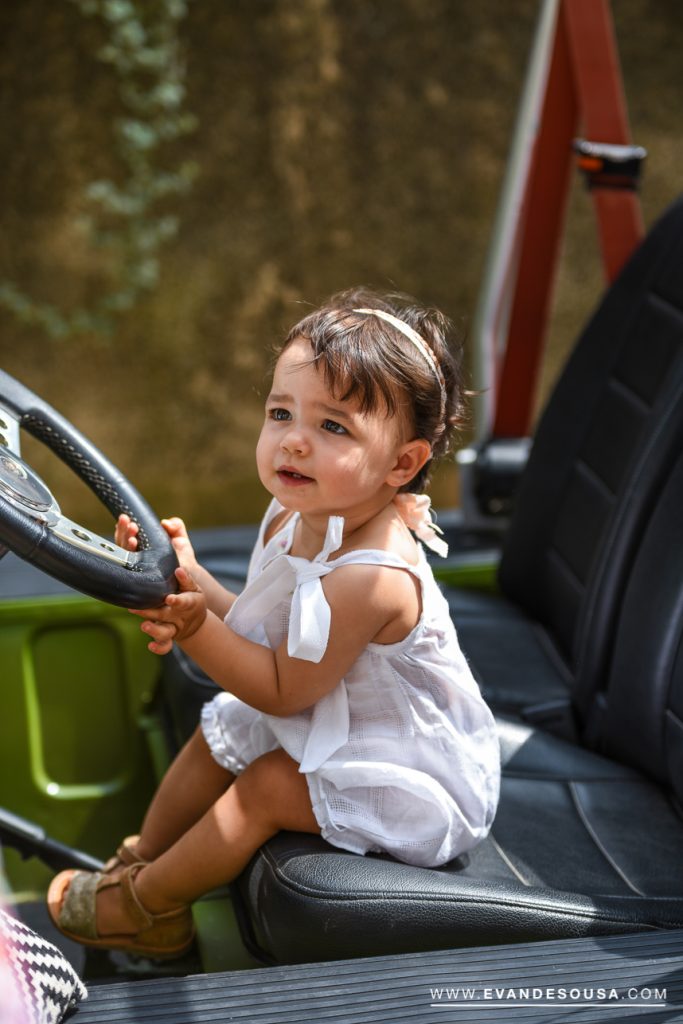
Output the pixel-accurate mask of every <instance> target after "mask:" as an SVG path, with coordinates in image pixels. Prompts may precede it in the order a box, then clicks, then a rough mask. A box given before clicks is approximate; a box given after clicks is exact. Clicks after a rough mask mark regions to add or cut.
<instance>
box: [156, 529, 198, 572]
mask: <svg viewBox="0 0 683 1024" xmlns="http://www.w3.org/2000/svg"><path fill="white" fill-rule="evenodd" d="M161 525H162V526H163V528H164V529H165V530H166V533H167V534H168V535H169V537H170V538H171V544H172V545H173V550H174V551H175V553H176V556H177V558H178V561H179V563H180V564H181V565H182V567H183V568H184V569H187V570H188V571H189V572H193V571H194V570H195V569H196V568H197V556H196V555H195V553H194V548H193V547H192V543H191V541H190V538H189V536H188V533H187V528H186V526H185V523H184V522H183V521H182V519H179V518H178V517H177V516H174V517H173V518H172V519H162V520H161Z"/></svg>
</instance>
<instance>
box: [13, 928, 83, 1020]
mask: <svg viewBox="0 0 683 1024" xmlns="http://www.w3.org/2000/svg"><path fill="white" fill-rule="evenodd" d="M0 944H1V945H2V946H3V948H4V953H5V956H6V959H7V962H8V964H9V967H10V971H11V975H12V979H13V981H14V983H15V986H16V989H17V992H18V994H19V1000H20V1002H21V1003H23V1006H24V1008H25V1017H26V1020H27V1024H58V1022H59V1021H61V1020H62V1018H63V1016H64V1014H65V1013H66V1012H67V1010H69V1009H71V1007H73V1006H75V1005H76V1004H77V1003H78V1002H80V1000H81V999H84V998H85V996H86V995H87V992H86V989H85V986H84V985H83V983H82V982H81V980H80V978H79V977H78V975H77V974H76V972H75V971H74V969H73V967H72V966H71V964H70V963H69V961H68V960H66V959H65V958H64V957H63V956H62V954H61V953H60V951H59V950H58V949H57V947H56V946H53V945H52V943H51V942H47V941H46V940H45V939H43V938H41V936H40V935H36V933H35V932H34V931H32V930H31V929H30V928H27V927H26V925H25V924H22V923H21V921H17V920H16V918H14V917H11V916H10V915H9V914H6V913H5V912H4V911H2V910H0ZM0 1003H1V998H0ZM1 1016H2V1012H1V1006H0V1017H1Z"/></svg>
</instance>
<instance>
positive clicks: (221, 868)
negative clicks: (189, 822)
mask: <svg viewBox="0 0 683 1024" xmlns="http://www.w3.org/2000/svg"><path fill="white" fill-rule="evenodd" d="M281 829H291V830H292V831H295V832H312V833H319V832H320V827H319V825H318V823H317V821H316V819H315V817H314V815H313V811H312V809H311V800H310V796H309V793H308V785H307V783H306V778H305V776H304V775H301V774H300V773H299V766H298V764H297V763H296V761H294V760H292V758H291V757H290V756H289V755H288V754H286V753H285V751H284V750H273V751H271V752H270V753H268V754H264V755H263V756H262V757H259V758H257V759H256V761H254V762H253V763H252V764H250V765H249V766H248V768H246V769H245V771H244V772H243V773H242V774H241V775H239V776H238V777H237V778H236V780H235V782H234V783H233V785H232V786H230V788H229V789H228V790H226V791H225V792H224V793H223V794H222V795H221V796H219V797H218V799H217V800H216V801H215V803H214V805H213V807H211V809H210V810H208V811H207V813H206V814H205V815H204V816H203V817H202V818H201V820H200V821H198V822H197V823H196V825H194V827H193V828H191V829H190V830H189V831H188V832H186V833H185V834H184V835H183V836H182V837H181V838H180V839H179V840H178V842H176V843H175V844H174V845H173V846H172V847H171V848H170V849H169V850H167V851H166V853H164V854H162V855H161V856H160V857H158V859H157V860H155V861H154V863H153V864H150V865H149V866H148V867H145V868H143V869H142V871H140V873H139V874H138V876H137V878H136V881H135V887H136V891H137V894H138V896H139V899H140V901H141V902H142V904H143V906H145V907H147V909H148V910H150V911H152V912H154V913H160V912H162V911H165V910H171V909H174V908H175V907H179V906H182V905H184V904H187V903H192V902H193V901H194V900H195V899H197V897H198V896H201V895H203V894H204V893H205V892H208V891H209V890H210V889H214V888H215V887H216V886H218V885H222V884H223V883H225V882H230V881H232V879H233V878H236V877H237V875H238V874H239V873H240V871H242V869H243V868H244V867H245V866H246V865H247V864H248V862H249V860H250V859H251V857H252V856H253V854H254V853H255V852H256V850H257V849H258V848H259V846H261V845H262V844H263V843H264V842H265V841H266V840H267V839H269V838H270V837H271V836H273V835H275V833H276V832H279V831H280V830H281Z"/></svg>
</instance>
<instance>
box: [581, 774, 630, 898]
mask: <svg viewBox="0 0 683 1024" xmlns="http://www.w3.org/2000/svg"><path fill="white" fill-rule="evenodd" d="M569 792H570V794H571V797H572V800H573V802H574V806H575V808H576V811H577V814H578V815H579V818H580V819H581V822H582V823H583V826H584V828H585V829H586V831H587V832H588V835H589V836H590V837H591V839H592V840H593V842H594V843H595V845H596V846H597V848H598V850H599V851H600V853H601V854H602V855H603V857H604V858H605V860H606V861H607V863H608V864H609V865H610V867H611V868H612V870H613V871H615V872H616V874H617V875H619V877H620V878H621V880H622V881H623V882H625V883H626V885H627V886H628V887H629V889H631V891H632V892H634V893H635V894H636V896H643V897H644V898H646V899H647V898H648V897H647V895H646V893H644V892H642V891H641V890H640V889H639V888H638V887H637V886H636V885H634V884H633V882H631V880H630V879H629V878H628V877H627V875H626V874H625V873H624V871H622V869H621V868H620V867H619V865H618V864H617V862H616V861H615V860H614V858H613V857H612V855H611V854H610V852H609V851H608V850H607V848H606V847H605V845H604V843H603V842H602V840H601V839H600V837H599V836H598V834H597V832H596V831H595V829H594V828H593V826H592V825H591V823H590V821H589V820H588V816H587V815H586V813H585V811H584V809H583V807H582V806H581V801H580V798H579V794H578V790H577V787H576V783H575V782H570V783H569Z"/></svg>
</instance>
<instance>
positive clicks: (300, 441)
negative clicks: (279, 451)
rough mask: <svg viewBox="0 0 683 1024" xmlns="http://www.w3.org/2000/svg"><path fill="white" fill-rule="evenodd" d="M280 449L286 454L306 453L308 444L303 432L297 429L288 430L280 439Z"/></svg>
mask: <svg viewBox="0 0 683 1024" xmlns="http://www.w3.org/2000/svg"><path fill="white" fill-rule="evenodd" d="M282 447H283V448H284V449H285V451H288V452H299V453H302V452H305V451H307V449H308V447H309V444H308V439H307V438H306V434H305V432H304V431H303V430H300V429H299V428H298V427H294V428H292V429H291V430H288V431H287V433H286V434H285V436H284V437H283V438H282Z"/></svg>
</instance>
